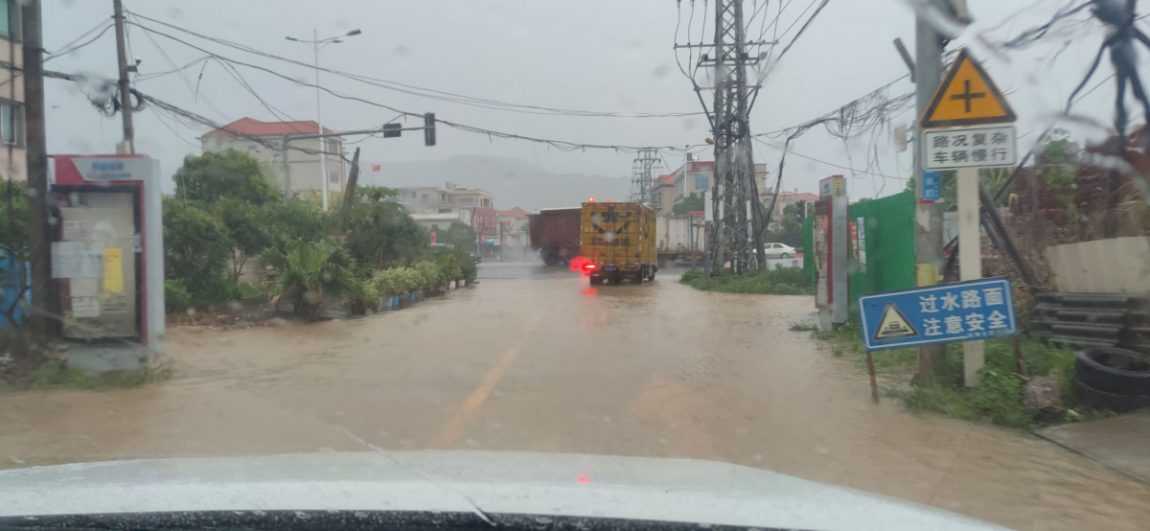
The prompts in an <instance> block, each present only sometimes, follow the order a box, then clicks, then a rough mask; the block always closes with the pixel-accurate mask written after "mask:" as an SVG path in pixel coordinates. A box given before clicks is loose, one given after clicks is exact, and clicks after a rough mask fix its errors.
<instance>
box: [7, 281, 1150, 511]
mask: <svg viewBox="0 0 1150 531" xmlns="http://www.w3.org/2000/svg"><path fill="white" fill-rule="evenodd" d="M516 267H520V268H521V269H516ZM481 278H483V280H482V283H481V284H480V286H479V287H478V288H476V289H468V290H459V291H456V292H453V293H452V294H451V295H449V296H448V297H444V298H439V299H433V300H429V301H427V302H425V303H422V304H420V305H417V306H414V307H412V308H410V309H407V310H403V311H399V312H392V313H385V314H379V315H375V316H372V317H368V318H364V319H358V320H350V321H331V322H325V323H316V324H309V325H302V324H285V325H283V326H279V327H267V328H251V329H240V330H230V331H215V330H212V329H208V328H198V327H181V328H174V329H173V330H172V331H171V332H170V336H169V352H170V358H171V363H172V366H173V369H174V371H175V376H174V377H173V379H172V380H170V381H167V382H164V383H160V384H154V385H149V386H146V387H143V388H138V389H127V390H110V391H100V392H79V391H51V392H46V391H37V392H28V393H19V394H4V395H0V459H3V460H6V461H7V463H5V466H24V465H28V464H38V463H58V462H68V461H90V460H100V459H119V458H135V457H162V456H193V455H253V454H268V453H283V452H318V451H365V450H369V448H368V447H366V445H371V446H376V447H380V448H385V449H389V450H405V449H422V448H460V449H485V450H510V451H515V450H519V451H544V452H578V453H596V454H614V455H634V456H648V457H692V458H700V459H714V460H722V461H730V462H735V463H740V464H744V465H748V466H754V467H759V468H765V469H770V470H774V471H778V472H783V473H787V474H792V475H795V476H799V477H802V478H806V479H812V480H817V481H824V482H828V483H833V484H838V485H844V486H848V487H854V488H858V489H861V490H864V491H867V492H871V493H878V494H884V495H889V496H895V497H898V498H902V499H906V500H910V501H915V502H921V503H926V504H930V505H934V506H938V507H942V508H946V509H949V510H954V511H956V512H959V513H963V514H968V515H972V516H975V517H979V518H984V519H988V520H991V521H994V522H998V523H1001V524H1005V525H1008V526H1012V527H1019V528H1040V529H1055V528H1057V529H1082V528H1097V527H1105V528H1112V529H1113V528H1131V529H1135V528H1139V527H1143V526H1142V525H1141V523H1142V522H1145V521H1147V519H1150V505H1148V504H1147V503H1146V500H1150V486H1147V485H1144V484H1140V483H1137V482H1134V481H1131V480H1129V479H1127V478H1125V477H1122V476H1120V475H1118V474H1116V473H1114V472H1112V471H1110V470H1109V469H1106V468H1105V467H1103V466H1101V465H1099V464H1097V463H1094V462H1092V461H1090V460H1088V459H1085V458H1083V457H1081V456H1079V455H1075V454H1072V453H1070V452H1067V451H1065V450H1063V449H1061V448H1058V447H1056V446H1054V445H1052V444H1050V443H1048V442H1046V441H1042V440H1040V439H1038V438H1036V437H1032V436H1029V435H1026V434H1022V433H1018V432H1013V431H1007V430H1002V429H999V428H994V427H991V426H984V425H975V424H970V423H966V422H961V421H956V420H952V419H945V418H940V417H936V416H929V415H913V414H910V413H908V412H906V411H905V410H903V408H902V407H901V406H900V405H899V404H897V403H896V402H895V401H891V400H887V401H884V402H883V403H882V404H880V405H878V406H875V405H873V404H872V403H871V402H870V401H869V398H868V397H869V394H868V390H867V383H866V380H865V378H864V377H863V375H862V374H861V373H860V372H859V371H858V370H857V367H855V366H854V365H853V364H852V362H850V361H849V360H844V359H842V358H836V357H834V356H832V355H831V354H830V352H829V351H828V350H826V348H827V347H824V346H820V345H819V344H818V343H817V342H816V341H814V340H812V339H811V338H810V337H809V333H806V332H792V331H790V330H789V328H790V325H791V324H792V323H794V322H797V321H801V320H803V319H804V318H805V317H806V316H807V315H808V314H809V311H810V299H809V298H807V297H790V296H741V295H725V294H715V293H704V292H699V291H695V290H692V289H689V288H686V287H683V286H680V285H679V284H677V283H676V282H675V281H674V279H673V278H671V277H670V276H669V275H661V277H660V279H659V280H658V281H657V282H656V283H655V284H653V285H647V286H626V285H625V286H618V287H610V286H608V287H602V288H598V289H595V290H591V289H588V287H587V286H586V283H585V281H581V280H580V279H578V278H574V277H571V276H568V275H565V274H561V273H560V274H555V273H543V274H536V270H535V269H533V267H531V266H513V265H508V266H503V268H502V269H500V270H499V271H498V272H497V274H492V275H491V276H490V277H487V278H484V277H482V275H481Z"/></svg>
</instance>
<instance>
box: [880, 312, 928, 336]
mask: <svg viewBox="0 0 1150 531" xmlns="http://www.w3.org/2000/svg"><path fill="white" fill-rule="evenodd" d="M917 335H918V332H917V331H916V330H915V329H914V327H912V326H910V322H908V321H907V320H906V317H903V315H902V312H899V311H898V308H896V307H895V305H893V304H888V305H886V308H885V309H884V310H883V312H882V320H881V321H879V323H878V330H877V331H876V332H875V333H874V338H875V339H876V340H878V339H891V338H894V337H914V336H917Z"/></svg>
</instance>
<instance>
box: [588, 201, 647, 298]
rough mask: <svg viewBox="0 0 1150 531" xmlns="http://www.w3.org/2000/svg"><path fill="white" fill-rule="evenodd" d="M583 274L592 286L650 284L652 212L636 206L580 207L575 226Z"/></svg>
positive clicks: (633, 204)
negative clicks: (624, 282)
mask: <svg viewBox="0 0 1150 531" xmlns="http://www.w3.org/2000/svg"><path fill="white" fill-rule="evenodd" d="M579 242H580V245H579V251H580V254H581V255H582V257H583V266H582V267H583V272H584V273H585V274H587V275H588V276H589V277H591V283H592V284H602V283H603V282H604V281H608V282H610V283H611V284H619V283H621V282H622V281H623V280H630V281H632V282H634V283H636V284H639V283H641V282H643V281H644V280H654V279H655V272H656V271H658V270H659V267H658V265H657V259H658V258H657V256H656V252H655V243H656V238H655V211H653V210H651V209H650V208H647V207H645V206H643V205H641V204H639V203H599V202H587V203H583V211H582V214H581V219H580V223H579Z"/></svg>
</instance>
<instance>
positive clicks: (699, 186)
mask: <svg viewBox="0 0 1150 531" xmlns="http://www.w3.org/2000/svg"><path fill="white" fill-rule="evenodd" d="M706 189H707V174H705V173H700V174H698V175H696V176H695V190H696V191H701V190H706Z"/></svg>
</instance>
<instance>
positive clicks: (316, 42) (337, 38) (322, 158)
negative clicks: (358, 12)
mask: <svg viewBox="0 0 1150 531" xmlns="http://www.w3.org/2000/svg"><path fill="white" fill-rule="evenodd" d="M362 33H363V32H362V31H360V30H358V29H353V30H351V31H349V32H347V33H344V34H342V35H333V36H331V37H324V38H322V39H321V38H319V30H318V29H316V28H312V31H311V37H312V38H311V39H301V38H298V37H292V36H291V35H288V36H286V37H284V38H285V39H287V40H289V41H292V42H300V43H305V44H310V45H311V46H312V54H313V56H314V58H315V63H314V64H315V122H316V126H317V127H318V128H319V130H318V131H317V132H316V134H319V135H321V136H320V149H319V172H320V182H321V183H322V189H323V192H322V193H323V210H324V211H325V212H326V211H327V208H328V207H327V203H328V200H327V196H328V192H327V189H328V182H327V181H328V178H327V138H324V137H323V136H322V135H323V113H322V112H321V107H320V89H319V48H320V46H323V45H328V44H339V43H341V42H343V40H341V39H342V38H343V37H354V36H356V35H360V34H362ZM283 156H284V157H285V158H286V157H287V153H286V152H285V153H284V155H283Z"/></svg>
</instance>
